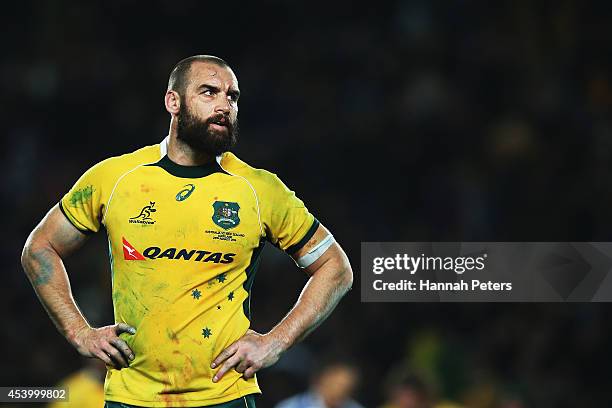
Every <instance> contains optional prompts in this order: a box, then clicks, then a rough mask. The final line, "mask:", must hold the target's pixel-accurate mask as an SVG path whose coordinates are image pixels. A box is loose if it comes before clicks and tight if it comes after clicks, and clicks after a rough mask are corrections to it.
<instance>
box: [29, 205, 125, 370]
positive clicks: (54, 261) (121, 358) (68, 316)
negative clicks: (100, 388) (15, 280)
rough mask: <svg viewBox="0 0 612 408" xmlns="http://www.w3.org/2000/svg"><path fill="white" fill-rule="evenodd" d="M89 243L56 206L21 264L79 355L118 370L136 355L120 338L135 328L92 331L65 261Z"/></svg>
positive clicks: (32, 239) (33, 237) (33, 235)
mask: <svg viewBox="0 0 612 408" xmlns="http://www.w3.org/2000/svg"><path fill="white" fill-rule="evenodd" d="M86 240H87V236H86V235H85V234H83V233H82V232H80V231H79V230H77V229H76V228H75V227H74V226H73V225H72V224H71V223H70V222H69V221H68V220H67V219H66V217H65V216H64V214H62V213H61V211H60V209H59V206H58V205H56V206H55V207H53V208H52V209H51V210H50V211H49V212H48V213H47V215H46V216H45V217H44V218H43V219H42V221H41V222H40V223H39V224H38V225H37V226H36V228H34V230H33V231H32V232H31V233H30V236H29V237H28V239H27V241H26V243H25V246H24V248H23V252H22V254H21V264H22V265H23V269H24V270H25V273H26V275H27V276H28V278H29V279H30V282H31V283H32V286H33V287H34V291H35V292H36V295H37V296H38V298H39V299H40V302H41V303H42V304H43V306H44V308H45V310H46V311H47V313H48V314H49V317H50V318H51V320H52V321H53V323H54V324H55V326H56V327H57V329H58V330H59V331H60V333H61V334H62V335H64V337H66V339H67V340H68V341H69V342H70V344H72V345H73V346H74V347H75V348H76V349H77V350H78V351H79V353H81V354H82V355H84V356H86V357H97V358H99V359H101V360H102V361H104V362H105V363H107V364H109V365H113V366H116V367H119V366H127V360H125V358H126V356H130V355H132V354H133V353H131V351H130V350H129V347H128V346H127V344H125V342H124V341H123V340H121V339H119V338H118V337H117V336H116V335H118V334H119V333H121V332H130V330H129V329H131V328H129V326H127V325H126V324H123V323H121V324H119V325H113V326H106V327H103V328H100V329H94V328H91V327H90V325H89V323H88V322H87V320H86V319H85V317H84V316H83V314H82V313H81V311H80V310H79V308H78V307H77V305H76V302H75V301H74V297H73V296H72V290H71V289H70V281H69V279H68V274H67V273H66V268H65V267H64V263H63V261H62V259H63V258H65V257H66V256H68V255H69V254H71V253H72V252H74V251H75V250H77V249H78V248H80V247H81V246H82V245H83V244H84V243H85V241H86ZM132 330H133V329H132ZM132 334H133V333H132Z"/></svg>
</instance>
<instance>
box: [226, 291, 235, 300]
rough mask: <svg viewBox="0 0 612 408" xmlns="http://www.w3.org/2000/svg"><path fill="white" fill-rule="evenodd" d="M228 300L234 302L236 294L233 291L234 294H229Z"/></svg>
mask: <svg viewBox="0 0 612 408" xmlns="http://www.w3.org/2000/svg"><path fill="white" fill-rule="evenodd" d="M227 300H229V301H230V302H231V301H232V300H234V292H233V291H232V292H230V293H229V295H227Z"/></svg>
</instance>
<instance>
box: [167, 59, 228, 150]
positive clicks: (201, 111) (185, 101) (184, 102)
mask: <svg viewBox="0 0 612 408" xmlns="http://www.w3.org/2000/svg"><path fill="white" fill-rule="evenodd" d="M239 95H240V91H239V89H238V80H237V79H236V76H235V75H234V73H233V72H232V71H231V70H230V69H229V68H225V67H220V66H218V65H216V64H211V63H206V62H194V63H193V64H192V65H191V70H190V72H189V75H188V81H187V86H186V89H185V92H184V95H181V108H180V111H179V113H178V115H177V117H178V129H177V137H178V139H179V140H181V141H183V142H184V143H186V144H187V145H188V146H189V147H191V148H192V149H193V150H196V151H198V152H202V153H206V154H209V155H212V156H217V155H219V154H221V153H223V152H226V151H228V150H230V149H231V148H232V147H233V146H234V145H235V144H236V142H237V138H238V97H239Z"/></svg>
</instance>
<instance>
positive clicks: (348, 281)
mask: <svg viewBox="0 0 612 408" xmlns="http://www.w3.org/2000/svg"><path fill="white" fill-rule="evenodd" d="M341 271H342V273H341V276H340V285H341V287H342V288H343V289H344V292H345V293H346V292H348V291H349V290H351V289H352V287H353V268H351V264H350V263H349V262H348V260H346V261H345V262H344V263H343V266H342V268H341Z"/></svg>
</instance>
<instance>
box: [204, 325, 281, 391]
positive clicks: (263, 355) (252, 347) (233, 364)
mask: <svg viewBox="0 0 612 408" xmlns="http://www.w3.org/2000/svg"><path fill="white" fill-rule="evenodd" d="M282 351H283V350H282V347H281V346H280V344H279V342H278V341H277V340H276V339H275V338H273V337H272V336H271V335H269V334H259V333H257V332H256V331H254V330H250V329H249V331H247V332H246V334H245V335H244V336H242V337H241V338H240V339H238V340H236V341H235V342H234V343H233V344H232V345H231V346H229V347H228V348H226V349H225V350H223V351H222V352H221V354H219V356H217V358H216V359H215V360H214V361H213V362H212V364H211V368H216V367H219V366H221V367H220V368H219V370H218V371H217V373H216V374H215V376H214V377H213V379H212V380H213V382H217V381H219V380H221V378H223V376H224V375H225V373H227V372H228V371H229V370H231V369H232V368H234V369H235V370H236V371H237V372H239V373H242V375H243V377H244V378H252V377H253V376H254V375H255V373H256V372H257V371H258V370H260V369H262V368H266V367H269V366H271V365H272V364H274V363H276V362H277V361H278V359H279V357H280V354H281V352H282Z"/></svg>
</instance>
